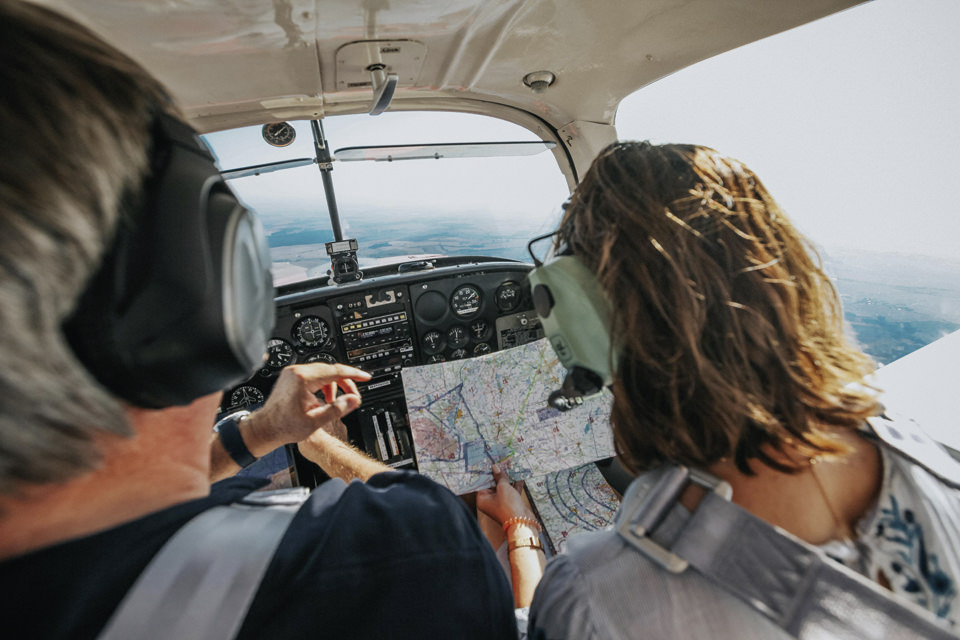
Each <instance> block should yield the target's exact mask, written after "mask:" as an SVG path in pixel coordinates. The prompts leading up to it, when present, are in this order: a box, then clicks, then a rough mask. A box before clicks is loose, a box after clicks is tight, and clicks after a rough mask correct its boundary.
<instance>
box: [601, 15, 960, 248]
mask: <svg viewBox="0 0 960 640" xmlns="http://www.w3.org/2000/svg"><path fill="white" fill-rule="evenodd" d="M957 25H960V1H957V0H875V1H874V2H870V3H867V4H865V5H861V6H857V7H854V8H852V9H849V10H847V11H844V12H841V13H839V14H835V15H833V16H829V17H827V18H824V19H822V20H819V21H817V22H814V23H811V24H808V25H804V26H802V27H799V28H797V29H794V30H791V31H788V32H785V33H782V34H779V35H776V36H773V37H771V38H767V39H765V40H762V41H759V42H756V43H753V44H750V45H747V46H745V47H742V48H741V49H737V50H735V51H732V52H727V53H724V54H722V55H720V56H717V57H715V58H712V59H709V60H706V61H703V62H701V63H699V64H697V65H694V66H693V67H690V68H687V69H685V70H683V71H680V72H679V73H677V74H674V75H673V76H669V77H667V78H665V79H663V80H661V81H659V82H657V83H655V84H653V85H650V86H648V87H645V88H643V89H641V90H640V91H638V92H637V93H635V94H634V95H632V96H630V97H628V98H627V99H625V100H624V102H623V103H622V104H621V107H620V110H619V112H618V114H617V129H618V133H619V135H620V137H621V138H627V139H649V140H651V141H652V142H655V143H663V142H691V143H697V144H705V145H707V146H711V147H714V148H716V149H717V150H719V151H721V152H723V153H725V154H727V155H731V156H734V157H736V158H738V159H739V160H741V161H742V162H744V163H746V164H747V165H748V166H750V167H751V168H752V169H753V170H754V171H755V172H756V173H757V174H758V175H759V176H760V179H761V180H763V182H764V183H765V184H766V186H767V188H768V189H769V190H770V191H771V193H772V194H773V196H774V198H776V199H777V200H778V201H779V203H780V205H781V206H782V207H783V208H784V209H785V210H786V212H787V214H788V215H789V216H790V217H791V218H792V219H793V220H794V221H795V222H796V223H797V225H798V226H799V227H800V228H801V229H802V230H803V231H804V232H805V233H806V234H807V235H809V236H810V237H811V238H812V239H813V240H814V241H815V242H816V243H817V244H819V245H821V246H823V247H824V248H826V249H828V250H829V249H831V248H834V249H863V248H869V249H874V250H878V251H892V252H897V253H903V254H911V255H926V256H936V257H939V258H944V259H951V258H952V259H957V260H958V262H960V194H958V189H960V156H958V150H960V124H958V122H957V118H958V116H960V108H958V107H960V72H958V70H957V68H958V65H960V37H958V36H957V34H956V29H957ZM678 105H683V106H682V108H680V107H678Z"/></svg>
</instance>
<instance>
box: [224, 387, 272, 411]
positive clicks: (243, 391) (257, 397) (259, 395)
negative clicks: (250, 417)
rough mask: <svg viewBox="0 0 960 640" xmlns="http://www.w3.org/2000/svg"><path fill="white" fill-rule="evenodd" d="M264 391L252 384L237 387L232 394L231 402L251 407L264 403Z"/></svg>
mask: <svg viewBox="0 0 960 640" xmlns="http://www.w3.org/2000/svg"><path fill="white" fill-rule="evenodd" d="M263 400H264V398H263V391H260V389H257V388H256V387H251V386H250V385H243V386H242V387H237V388H236V389H234V390H233V393H231V394H230V404H231V406H234V407H249V406H252V405H255V404H263Z"/></svg>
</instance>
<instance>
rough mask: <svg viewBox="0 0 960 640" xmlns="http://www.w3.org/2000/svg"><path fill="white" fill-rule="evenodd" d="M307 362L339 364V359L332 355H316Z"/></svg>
mask: <svg viewBox="0 0 960 640" xmlns="http://www.w3.org/2000/svg"><path fill="white" fill-rule="evenodd" d="M306 361H307V362H326V363H328V364H337V359H336V358H334V357H333V354H330V353H315V354H313V355H312V356H310V357H309V358H307V360H306Z"/></svg>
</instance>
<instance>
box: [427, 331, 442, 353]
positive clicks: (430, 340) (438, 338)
mask: <svg viewBox="0 0 960 640" xmlns="http://www.w3.org/2000/svg"><path fill="white" fill-rule="evenodd" d="M443 346H444V341H443V334H442V333H440V332H439V331H427V332H426V333H425V334H423V350H424V351H426V352H427V353H437V352H438V351H441V350H442V349H443Z"/></svg>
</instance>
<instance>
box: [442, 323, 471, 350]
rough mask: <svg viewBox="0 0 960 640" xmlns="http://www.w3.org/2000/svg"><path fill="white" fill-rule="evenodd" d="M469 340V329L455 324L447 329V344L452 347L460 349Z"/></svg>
mask: <svg viewBox="0 0 960 640" xmlns="http://www.w3.org/2000/svg"><path fill="white" fill-rule="evenodd" d="M469 340H470V336H469V335H468V334H467V330H466V329H464V328H463V327H461V326H460V325H454V326H453V327H450V330H449V331H447V346H449V347H450V348H451V349H459V348H460V347H462V346H464V345H465V344H467V342H468V341H469Z"/></svg>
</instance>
